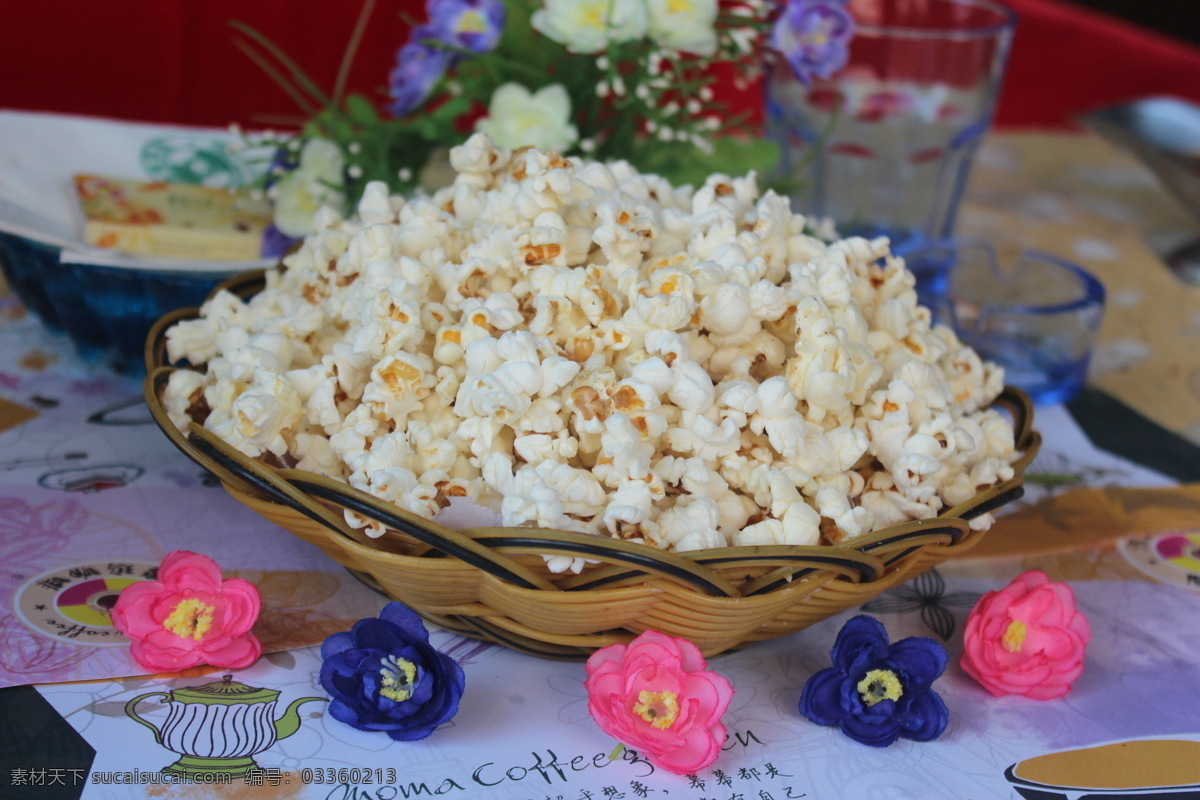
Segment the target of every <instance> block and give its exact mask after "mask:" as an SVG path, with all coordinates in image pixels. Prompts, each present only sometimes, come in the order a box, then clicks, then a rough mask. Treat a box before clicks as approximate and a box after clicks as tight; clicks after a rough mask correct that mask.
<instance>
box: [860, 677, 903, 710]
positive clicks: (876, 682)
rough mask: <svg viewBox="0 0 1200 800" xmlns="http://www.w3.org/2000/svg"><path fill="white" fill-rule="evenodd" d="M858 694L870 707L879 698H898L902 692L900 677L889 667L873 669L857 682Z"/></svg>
mask: <svg viewBox="0 0 1200 800" xmlns="http://www.w3.org/2000/svg"><path fill="white" fill-rule="evenodd" d="M855 688H856V689H858V694H859V696H860V697H862V701H863V703H864V704H865V705H866V706H867V707H868V708H870V707H871V706H873V705H875V704H876V703H878V702H879V701H880V700H899V699H900V697H901V696H902V695H903V694H904V687H903V686H901V685H900V679H899V678H898V677H896V673H894V672H892V671H891V670H890V669H873V670H871V671H870V672H868V673H867V674H866V675H864V676H863V679H862V680H861V681H859V682H858V686H856V687H855Z"/></svg>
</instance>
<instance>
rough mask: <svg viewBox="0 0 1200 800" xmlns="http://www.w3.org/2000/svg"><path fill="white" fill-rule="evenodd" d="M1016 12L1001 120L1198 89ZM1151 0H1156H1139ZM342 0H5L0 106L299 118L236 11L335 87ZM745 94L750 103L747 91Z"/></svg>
mask: <svg viewBox="0 0 1200 800" xmlns="http://www.w3.org/2000/svg"><path fill="white" fill-rule="evenodd" d="M1003 2H1005V3H1007V4H1008V5H1009V6H1010V7H1011V8H1013V9H1014V10H1015V11H1016V12H1017V13H1018V15H1019V16H1020V23H1019V25H1018V29H1017V35H1016V39H1015V41H1014V46H1013V52H1012V57H1011V59H1010V61H1009V70H1008V74H1007V76H1006V79H1005V84H1004V88H1003V91H1002V94H1001V101H1000V105H999V109H998V112H997V120H996V121H997V125H998V126H1001V127H1029V126H1034V127H1064V126H1069V125H1070V122H1071V118H1072V116H1073V115H1074V114H1077V113H1079V112H1080V111H1083V110H1086V109H1089V108H1094V107H1097V106H1100V105H1106V104H1109V103H1113V102H1118V101H1121V100H1125V99H1129V98H1133V97H1138V96H1145V95H1150V94H1173V95H1176V96H1180V97H1185V98H1189V99H1192V100H1196V101H1198V102H1200V48H1197V47H1195V46H1192V45H1188V44H1185V43H1183V42H1181V41H1177V40H1174V39H1170V38H1168V37H1165V36H1162V35H1160V34H1156V33H1151V32H1150V31H1148V30H1144V29H1140V28H1136V27H1133V26H1131V25H1129V24H1127V23H1123V22H1118V21H1116V20H1115V19H1114V18H1112V17H1108V16H1103V15H1101V14H1098V13H1096V12H1092V11H1086V10H1083V9H1081V8H1078V7H1076V6H1071V5H1067V4H1065V3H1063V2H1060V0H1003ZM1146 2H1154V0H1146ZM423 5H424V3H423V2H422V0H379V3H378V5H377V7H376V9H375V13H374V17H373V20H372V24H371V26H370V28H369V29H368V31H367V34H366V36H365V37H364V39H363V43H362V47H361V50H360V52H359V55H358V58H357V59H356V61H355V66H354V69H353V71H352V74H351V80H350V83H349V85H350V88H351V89H353V90H355V91H360V92H365V93H368V94H369V95H370V96H373V97H379V98H382V94H380V92H382V91H383V88H384V87H385V85H386V82H387V74H388V71H389V70H390V68H391V65H392V60H393V57H394V52H395V49H396V48H397V46H398V45H399V44H400V43H401V42H402V40H403V38H404V36H405V32H406V30H407V26H406V25H405V24H404V22H403V21H402V19H401V14H402V13H403V14H407V15H409V16H411V17H416V18H421V17H422V16H423ZM359 7H360V6H359V4H358V3H357V2H344V1H343V0H110V1H109V2H80V1H79V0H38V1H37V2H22V3H16V2H9V3H6V4H5V9H4V15H3V18H2V23H0V107H6V108H17V109H26V110H45V111H61V112H69V113H75V114H88V115H95V116H106V117H116V118H122V119H134V120H146V121H157V122H175V123H186V124H199V125H215V126H224V125H227V124H228V123H230V122H234V121H236V122H239V123H242V124H243V125H247V126H251V125H253V126H263V125H268V126H269V125H277V126H280V127H283V126H284V125H286V122H287V120H289V119H290V120H292V121H294V120H296V119H297V118H298V114H297V108H296V106H295V105H294V104H293V102H292V101H291V100H290V99H289V98H288V97H287V96H286V95H285V94H284V93H283V92H282V91H281V90H280V89H279V88H278V87H277V86H276V85H275V84H274V83H273V82H272V80H271V79H270V78H269V77H267V76H266V75H265V74H264V73H263V72H262V71H261V70H260V69H259V68H258V67H257V66H255V65H254V64H253V63H252V62H251V61H250V59H249V58H247V57H246V55H244V54H243V53H242V52H241V51H240V50H239V49H238V48H237V47H236V46H235V44H234V39H235V38H236V37H237V34H236V32H235V31H234V29H233V28H231V27H230V26H229V24H228V22H229V20H232V19H239V20H242V21H244V22H246V23H248V24H249V25H251V26H252V27H254V28H255V29H257V30H259V31H261V32H262V33H264V34H266V35H267V36H268V37H270V38H272V39H273V40H275V41H276V42H277V43H278V44H280V45H281V46H282V47H283V48H284V50H285V51H286V52H287V53H288V54H290V55H291V56H293V57H294V58H295V60H296V61H297V62H298V63H299V64H301V65H302V66H303V67H304V69H305V70H306V71H308V72H309V73H310V74H311V76H312V77H313V79H314V80H315V81H316V82H317V83H318V84H319V85H321V86H322V87H324V88H326V89H329V88H330V87H332V85H333V82H334V79H335V76H336V74H337V69H338V64H339V62H340V60H341V55H342V51H343V48H344V46H345V43H346V41H347V40H348V39H349V37H350V32H351V29H352V28H353V25H354V21H355V17H356V15H357V11H358V9H359ZM741 96H742V97H748V98H750V100H749V102H748V103H747V106H748V107H756V102H755V99H754V95H753V94H744V95H741Z"/></svg>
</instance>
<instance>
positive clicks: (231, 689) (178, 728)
mask: <svg viewBox="0 0 1200 800" xmlns="http://www.w3.org/2000/svg"><path fill="white" fill-rule="evenodd" d="M155 696H158V697H165V698H166V699H167V703H168V704H169V708H168V711H167V719H166V721H165V722H163V723H162V727H161V728H160V727H156V726H155V725H154V723H152V722H149V721H147V720H145V719H143V718H142V717H141V716H139V715H138V713H137V711H136V710H135V706H137V704H138V703H140V702H141V701H142V700H145V699H146V698H148V697H155ZM278 699H279V692H277V691H275V690H274V689H258V688H255V687H253V686H247V685H246V684H244V683H238V682H237V681H235V680H233V676H232V675H226V676H224V677H223V678H222V679H221V680H219V681H213V682H212V683H206V684H203V685H201V686H187V687H184V688H182V689H173V690H172V691H169V692H147V693H146V694H142V695H138V696H137V697H135V698H133V699H132V700H130V701H129V702H128V703H126V704H125V713H126V714H128V715H129V716H130V717H132V718H133V719H134V720H135V721H137V722H140V723H141V724H142V725H145V726H146V727H147V728H149V729H150V730H152V731H154V740H155V741H156V742H158V743H159V744H161V745H162V746H163V747H165V748H167V749H168V750H171V751H173V752H175V753H178V754H179V760H178V761H176V762H175V763H174V764H172V765H170V766H169V767H167V768H166V769H164V770H163V771H164V772H169V773H171V774H173V775H188V776H196V775H200V774H204V775H210V774H213V773H224V774H227V775H230V776H232V777H235V778H236V777H240V776H243V775H245V774H246V773H247V772H249V771H250V770H253V769H257V768H258V764H256V763H255V762H254V756H255V754H257V753H261V752H262V751H263V750H266V749H267V748H269V747H270V746H271V745H273V744H275V742H277V741H279V740H280V739H286V738H287V737H289V736H291V735H292V734H293V733H295V732H296V731H298V730H299V729H300V713H299V711H298V709H299V708H300V706H301V705H303V704H304V703H308V702H311V701H314V700H321V701H325V700H326V698H324V697H301V698H300V699H298V700H293V701H292V703H291V705H289V706H288V707H287V709H286V710H285V711H284V712H283V716H282V717H280V718H279V719H275V703H276V701H277V700H278Z"/></svg>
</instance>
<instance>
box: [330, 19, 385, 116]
mask: <svg viewBox="0 0 1200 800" xmlns="http://www.w3.org/2000/svg"><path fill="white" fill-rule="evenodd" d="M374 10H375V0H365V2H363V7H362V11H361V12H359V15H358V20H357V21H356V22H355V23H354V30H353V31H352V32H351V33H350V41H349V42H347V43H346V52H345V53H343V54H342V63H341V64H339V65H338V73H337V78H336V79H335V80H334V82H333V102H334V104H335V105H340V104H341V102H342V95H343V94H345V91H346V81H347V80H349V78H350V69H351V67H353V66H354V56H355V55H356V54H357V53H358V46H359V44H361V43H362V37H363V34H364V33H366V31H367V23H368V22H370V20H371V13H372V12H373V11H374Z"/></svg>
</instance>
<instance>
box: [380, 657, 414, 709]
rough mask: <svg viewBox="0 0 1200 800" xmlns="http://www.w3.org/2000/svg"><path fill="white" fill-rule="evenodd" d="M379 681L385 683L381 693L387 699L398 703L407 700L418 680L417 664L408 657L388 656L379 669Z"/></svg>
mask: <svg viewBox="0 0 1200 800" xmlns="http://www.w3.org/2000/svg"><path fill="white" fill-rule="evenodd" d="M379 682H380V683H382V684H383V688H382V689H380V690H379V693H380V694H381V695H383V696H384V697H386V698H387V699H389V700H395V701H396V702H397V703H399V702H402V701H404V700H407V699H408V698H410V697H412V690H413V684H414V683H416V682H417V665H416V664H414V663H412V662H411V661H409V660H408V659H406V658H396V657H395V656H388V657H387V658H385V659H384V660H383V668H382V669H380V670H379Z"/></svg>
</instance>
